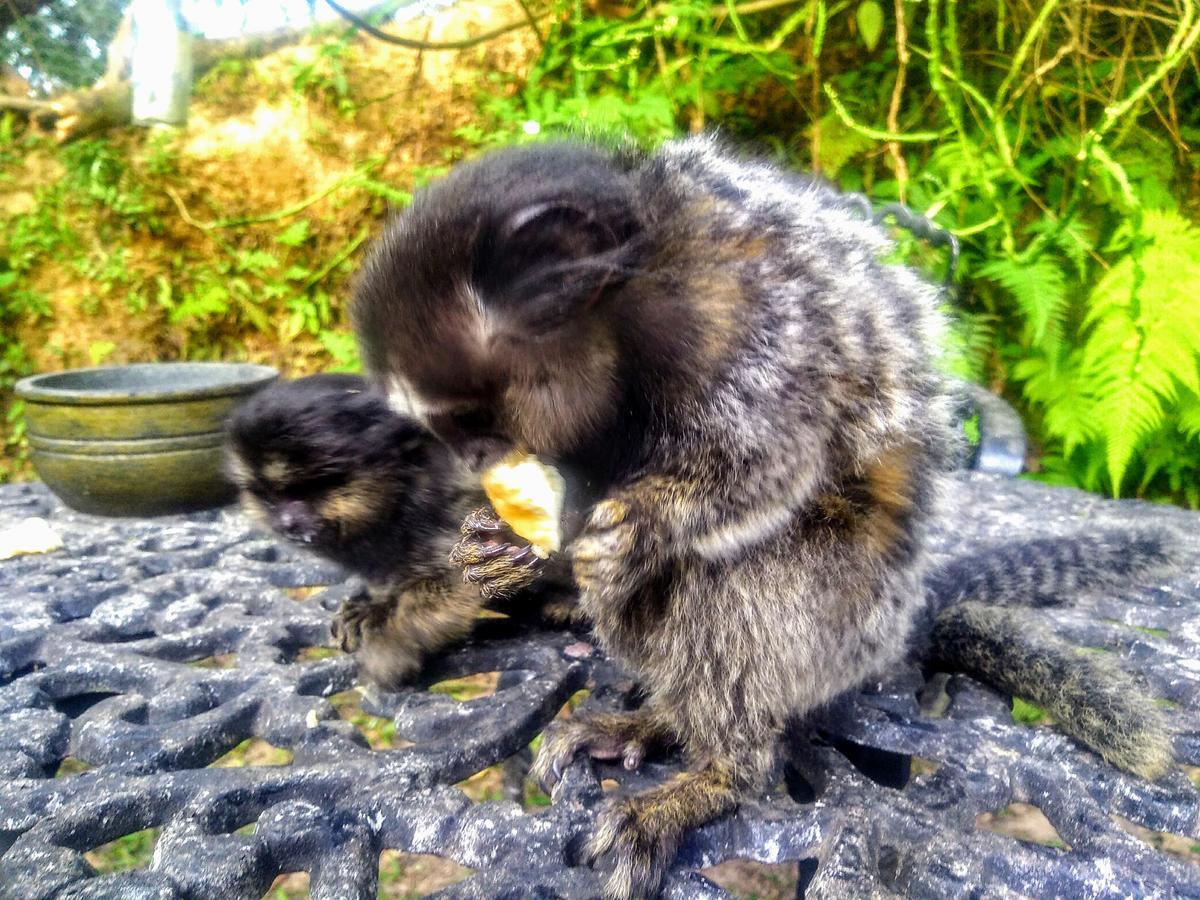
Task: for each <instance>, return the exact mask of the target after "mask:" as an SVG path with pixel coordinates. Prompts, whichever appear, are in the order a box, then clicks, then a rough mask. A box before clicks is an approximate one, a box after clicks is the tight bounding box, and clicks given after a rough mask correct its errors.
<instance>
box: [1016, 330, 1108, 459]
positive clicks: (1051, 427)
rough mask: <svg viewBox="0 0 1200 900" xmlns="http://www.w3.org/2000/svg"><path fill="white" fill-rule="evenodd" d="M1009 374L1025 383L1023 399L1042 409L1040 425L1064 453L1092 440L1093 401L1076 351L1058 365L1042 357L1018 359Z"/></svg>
mask: <svg viewBox="0 0 1200 900" xmlns="http://www.w3.org/2000/svg"><path fill="white" fill-rule="evenodd" d="M1012 376H1013V378H1015V379H1016V380H1017V381H1021V382H1024V385H1023V388H1022V389H1023V391H1024V394H1025V398H1026V399H1027V400H1029V402H1030V403H1033V404H1034V405H1036V406H1038V407H1040V408H1041V409H1042V410H1043V415H1042V424H1043V427H1044V428H1045V430H1046V433H1047V434H1049V435H1050V436H1052V437H1056V438H1058V439H1059V440H1060V441H1062V444H1063V455H1064V456H1070V455H1071V454H1072V453H1074V452H1075V450H1076V449H1077V448H1079V447H1081V446H1082V445H1084V444H1086V443H1087V442H1088V441H1091V440H1093V439H1095V437H1096V426H1095V421H1094V419H1093V406H1094V405H1095V401H1094V400H1093V399H1092V396H1091V395H1090V394H1089V393H1088V391H1087V383H1086V379H1084V378H1083V377H1081V374H1080V361H1079V353H1078V352H1075V353H1072V354H1071V355H1070V356H1068V357H1067V358H1066V359H1064V360H1059V361H1057V364H1055V362H1054V361H1052V360H1049V359H1047V358H1045V357H1041V356H1035V357H1030V358H1029V359H1024V360H1021V362H1019V363H1017V364H1016V365H1015V366H1013V369H1012Z"/></svg>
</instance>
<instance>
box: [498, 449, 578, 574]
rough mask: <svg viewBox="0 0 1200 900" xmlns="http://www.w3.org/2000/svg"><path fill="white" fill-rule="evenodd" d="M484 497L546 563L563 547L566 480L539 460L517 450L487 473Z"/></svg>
mask: <svg viewBox="0 0 1200 900" xmlns="http://www.w3.org/2000/svg"><path fill="white" fill-rule="evenodd" d="M481 480H482V482H483V490H484V493H486V494H487V496H488V499H489V500H491V501H492V508H493V509H494V510H496V515H498V516H499V517H500V518H501V519H503V520H504V521H505V522H507V523H508V525H509V527H510V528H512V530H513V531H515V532H516V533H517V534H519V535H520V536H521V537H523V538H525V540H527V541H529V543H530V544H531V545H532V547H533V552H534V553H536V554H537V555H538V556H539V557H541V558H542V559H545V558H546V557H548V556H549V555H550V554H551V553H556V552H557V551H558V550H559V548H560V547H561V545H562V528H561V520H562V507H563V494H564V493H565V485H564V484H563V479H562V476H561V475H559V474H558V472H556V471H554V469H552V468H551V467H550V466H547V465H546V464H545V463H542V462H540V461H539V460H538V458H537V457H536V456H533V455H532V454H529V453H525V452H523V451H520V450H517V451H513V452H512V453H510V454H509V455H508V456H506V457H505V458H504V459H502V460H501V461H500V462H498V463H497V464H496V465H494V466H492V467H491V468H490V469H488V470H487V471H486V472H484V473H483V478H482V479H481Z"/></svg>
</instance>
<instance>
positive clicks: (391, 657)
mask: <svg viewBox="0 0 1200 900" xmlns="http://www.w3.org/2000/svg"><path fill="white" fill-rule="evenodd" d="M227 460H228V465H227V468H228V471H229V473H230V475H231V477H232V479H233V480H234V482H235V483H236V484H237V486H238V488H239V489H240V492H241V499H242V504H243V506H244V508H245V509H246V510H247V511H248V512H249V513H250V514H251V515H252V516H253V517H254V518H255V519H257V520H258V521H259V522H260V523H261V524H262V525H264V526H265V527H267V528H269V529H271V530H272V531H274V532H276V533H277V534H280V535H281V536H283V537H284V538H286V539H288V540H289V541H292V542H294V543H297V544H300V545H302V546H304V547H306V548H308V549H310V550H312V551H313V552H315V553H317V554H319V555H321V556H324V557H325V558H327V559H331V560H333V561H334V562H336V563H338V564H340V565H342V566H343V567H345V568H346V569H347V570H349V571H350V572H352V573H354V574H355V575H358V576H360V577H362V578H363V579H365V580H366V582H367V584H368V588H367V591H366V592H365V593H361V594H358V595H356V596H355V597H353V598H351V599H350V600H349V601H347V602H346V604H345V605H344V606H343V607H342V609H341V610H339V612H338V613H337V616H336V617H335V619H334V622H333V631H334V637H335V638H336V639H337V641H338V643H339V644H340V646H341V647H342V649H344V650H346V651H348V652H354V653H356V655H357V657H358V659H359V662H360V669H361V671H362V673H363V675H364V676H365V677H366V679H367V680H369V681H371V682H373V683H374V684H376V685H378V686H380V687H384V688H394V687H396V686H397V685H398V684H400V683H401V682H403V681H404V680H406V679H407V678H409V677H410V676H411V675H412V674H414V673H415V671H416V670H417V669H418V667H419V666H420V664H421V662H422V661H423V659H424V658H425V657H426V656H427V655H428V654H429V653H432V652H435V651H437V650H441V649H442V648H443V647H445V646H446V645H447V644H449V643H452V642H453V641H456V640H458V639H461V638H463V637H465V636H466V635H467V634H468V633H469V632H470V630H471V628H472V626H473V625H474V623H475V620H476V618H477V615H478V613H479V611H480V609H481V608H483V606H484V604H485V600H490V599H491V595H490V594H489V596H488V597H487V598H485V597H484V596H483V595H481V593H480V590H479V588H478V587H476V586H474V585H470V584H465V583H464V582H463V579H462V573H461V570H460V569H459V568H458V567H457V566H453V565H451V563H450V561H449V556H450V553H451V551H452V549H453V548H454V546H455V544H456V543H457V542H458V540H459V538H460V526H461V524H462V522H463V520H464V518H466V517H467V516H468V514H469V513H470V512H471V511H472V510H474V509H476V508H477V507H479V506H481V505H482V504H484V503H485V502H486V500H485V497H484V494H483V490H482V489H481V488H480V486H479V482H478V479H477V478H475V477H474V476H473V475H472V474H471V473H470V472H469V471H468V470H467V469H466V467H465V466H463V465H462V464H461V463H460V462H459V461H458V460H457V459H456V458H455V457H454V456H453V455H452V454H451V453H450V451H449V449H448V448H447V447H446V446H445V445H444V444H442V443H441V442H440V441H439V440H438V439H437V438H435V437H434V436H433V435H432V434H430V433H429V431H428V430H426V429H425V428H424V427H423V426H421V425H420V424H418V423H416V422H414V421H412V420H411V419H405V418H403V417H401V416H398V415H396V413H394V412H393V411H392V410H391V409H390V408H389V407H388V404H387V402H386V398H385V397H384V396H383V395H381V394H379V393H377V392H375V391H372V390H371V389H370V387H369V385H368V384H367V382H366V381H365V380H364V379H363V378H361V377H360V376H356V375H340V374H337V375H333V374H330V375H312V376H308V377H306V378H300V379H296V380H294V381H281V382H277V383H276V384H274V385H272V386H271V387H269V388H267V389H265V390H263V391H261V392H259V393H258V394H256V395H255V396H254V397H253V398H251V399H250V400H249V401H247V402H246V403H245V404H243V405H242V406H241V407H239V408H238V409H237V410H236V411H235V412H234V414H233V416H231V418H230V421H229V424H228V454H227ZM496 533H497V535H498V536H503V535H504V534H505V533H504V532H502V531H500V530H499V529H498V530H497V532H496ZM494 546H495V548H496V553H497V554H500V553H503V552H509V553H512V554H513V555H517V556H519V553H520V549H519V548H513V546H512V545H511V544H508V543H502V542H500V541H497V542H496V543H495V544H494ZM510 568H511V567H508V566H507V565H505V570H508V569H510ZM570 601H571V597H570V594H569V592H563V591H556V590H554V589H553V585H552V584H550V585H548V586H547V589H546V590H544V591H539V592H538V593H537V596H534V592H533V591H528V592H526V595H525V596H522V597H518V598H515V599H514V600H513V602H512V604H511V606H510V607H509V608H508V609H507V610H506V611H510V612H513V613H519V614H523V615H528V616H531V617H533V616H535V615H537V614H540V615H542V616H544V617H546V618H548V619H550V620H551V621H553V622H555V623H556V624H565V623H566V622H568V621H569V620H570V619H571V617H572V616H573V614H574V613H573V609H572V606H573V604H572V603H571V602H570ZM491 605H493V606H494V605H495V604H494V603H493V604H491Z"/></svg>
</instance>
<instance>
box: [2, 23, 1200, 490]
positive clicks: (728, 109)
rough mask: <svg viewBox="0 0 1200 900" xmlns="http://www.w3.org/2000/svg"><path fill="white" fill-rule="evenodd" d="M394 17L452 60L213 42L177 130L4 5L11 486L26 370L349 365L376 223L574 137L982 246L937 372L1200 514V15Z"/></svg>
mask: <svg viewBox="0 0 1200 900" xmlns="http://www.w3.org/2000/svg"><path fill="white" fill-rule="evenodd" d="M193 6H194V7H195V8H196V9H200V6H201V4H199V3H198V2H197V3H195V4H193ZM237 6H238V4H236V3H226V4H225V5H224V7H223V8H225V9H226V10H228V9H230V8H233V7H237ZM256 6H272V4H270V3H267V2H266V0H263V3H262V4H257V0H247V2H245V3H243V4H241V7H242V8H243V13H245V10H250V11H253V8H255V7H256ZM274 6H280V4H274ZM396 6H397V4H395V3H392V4H390V5H387V6H386V7H385V8H380V9H376V10H374V11H373V12H371V13H370V14H368V19H369V20H370V21H371V22H373V23H375V24H376V25H378V26H379V27H380V28H382V29H384V30H385V31H386V32H387V33H390V34H400V35H404V36H406V37H408V38H411V39H414V40H415V41H416V42H418V43H421V42H424V43H425V44H429V45H432V46H422V47H412V46H404V47H402V46H396V45H394V44H391V43H388V42H385V41H383V40H380V39H379V38H377V37H372V36H370V35H368V34H365V33H363V32H362V31H361V30H359V29H357V28H355V27H353V26H351V25H349V24H348V23H347V22H346V21H345V20H342V19H340V18H337V17H332V18H330V16H331V15H332V14H331V11H330V10H329V9H328V8H327V7H324V11H325V13H327V14H329V15H327V16H326V17H325V21H324V23H323V24H319V25H317V26H315V27H307V26H306V27H305V28H303V29H297V30H296V31H295V33H292V34H289V35H285V36H284V37H283V39H280V40H278V41H276V43H274V44H272V45H270V46H257V45H248V44H247V43H246V42H245V41H242V42H237V41H233V42H230V41H225V42H224V43H222V42H221V41H219V40H216V39H211V38H210V39H205V40H204V41H200V42H198V44H197V52H196V60H197V75H196V79H195V83H194V91H193V96H192V101H191V107H190V113H189V121H188V124H187V126H186V127H184V128H181V129H157V130H155V129H149V130H148V129H141V128H133V127H131V126H129V125H128V124H125V123H124V122H123V121H122V120H121V117H120V116H119V115H118V116H116V117H112V116H109V117H108V119H106V118H105V117H103V116H101V117H99V120H98V121H97V117H96V116H95V115H94V113H93V111H91V110H90V109H89V107H88V106H87V103H86V101H87V98H88V97H94V96H95V92H94V91H93V92H90V93H89V92H88V91H87V90H86V89H87V88H88V87H89V86H91V85H93V84H94V83H95V82H96V80H97V79H98V78H100V77H101V74H102V73H103V72H104V70H105V58H104V52H103V51H104V49H105V48H109V47H110V46H112V45H113V36H114V34H117V35H118V36H119V25H120V22H121V18H122V12H123V8H124V4H123V3H121V2H97V3H90V4H84V3H79V2H76V0H54V2H49V3H38V2H36V0H20V2H15V3H12V4H9V5H8V6H7V7H5V8H4V9H5V12H4V13H3V15H0V25H2V26H3V27H4V29H5V30H4V35H3V44H2V45H0V60H3V62H4V63H5V71H4V74H5V85H4V86H3V92H4V94H5V95H6V99H3V100H0V108H3V109H4V110H5V111H4V112H3V113H0V210H2V214H3V216H4V219H5V228H4V229H3V233H2V234H0V415H2V416H3V419H4V422H5V431H4V435H3V439H2V441H3V452H2V454H0V480H5V479H14V478H25V477H29V476H30V474H31V473H30V470H29V468H28V463H27V459H26V448H25V443H24V440H23V435H22V425H21V409H20V404H19V403H18V402H15V401H14V399H13V397H12V394H11V390H10V389H11V386H12V384H13V382H14V381H15V380H16V379H17V378H19V377H20V376H22V375H24V374H26V373H29V372H32V371H34V370H41V369H52V368H61V367H66V366H77V365H89V364H95V363H105V362H126V361H136V360H148V359H179V358H187V359H209V358H224V359H247V360H253V361H262V362H268V363H272V364H275V365H278V366H280V367H282V368H284V369H285V370H286V371H289V372H307V371H313V370H319V369H328V368H353V367H354V366H356V365H357V360H356V358H355V352H354V345H353V341H352V340H351V338H350V337H349V335H348V332H347V329H346V319H345V301H346V297H347V285H348V277H349V276H350V274H351V273H352V272H353V270H354V267H355V264H356V262H357V261H358V259H359V258H360V256H361V253H362V248H363V245H364V243H365V242H366V241H367V240H368V239H369V238H370V236H371V235H373V234H375V233H376V232H377V231H378V230H379V228H380V226H381V224H382V222H383V220H384V218H385V217H386V214H387V210H388V208H389V207H397V206H402V205H403V204H404V203H406V202H407V200H408V198H409V196H410V194H411V191H412V190H413V188H414V186H415V185H419V184H420V183H421V182H423V181H424V180H427V179H428V178H430V177H433V176H435V175H436V174H437V173H439V172H441V171H444V170H445V168H447V167H448V166H450V165H452V164H453V163H454V162H455V161H456V160H458V159H461V158H463V157H466V156H470V155H471V154H474V153H477V152H480V151H481V150H483V149H486V148H488V147H491V146H495V145H498V144H505V143H509V142H512V141H520V140H532V139H536V138H537V137H539V136H544V135H546V134H548V133H552V132H554V131H555V130H556V129H560V128H562V127H577V126H580V125H584V126H587V127H592V128H597V129H602V130H624V131H628V132H630V133H632V134H633V135H635V136H636V137H637V138H639V139H640V140H642V141H644V142H647V143H653V142H656V141H660V140H662V139H664V138H667V137H669V136H671V135H675V134H679V133H684V132H687V131H695V130H698V129H702V128H717V129H719V130H721V131H724V132H725V133H726V134H728V135H729V136H731V137H733V138H735V139H736V140H738V141H740V142H744V143H746V144H747V145H749V146H751V147H753V148H755V149H757V150H758V151H760V152H762V153H765V154H768V155H771V156H774V157H776V158H778V159H779V160H781V161H783V162H785V163H786V164H788V165H791V166H795V167H798V168H802V169H811V170H816V171H819V172H821V173H822V174H823V175H825V176H826V177H828V178H830V179H832V180H834V181H835V182H837V183H838V184H840V185H842V186H843V187H845V188H847V189H851V190H856V191H862V192H865V193H866V194H867V195H869V196H870V197H871V198H872V200H873V201H875V202H876V203H879V204H882V203H885V202H890V201H896V200H900V201H903V202H905V203H907V204H909V205H910V206H911V207H912V208H913V209H915V210H916V211H918V212H920V213H923V214H925V215H927V216H929V217H930V218H931V219H933V220H934V221H935V222H937V223H938V224H939V225H941V226H942V227H945V228H948V229H950V230H951V231H953V232H954V233H955V234H957V235H958V236H959V238H960V240H961V242H962V246H963V259H962V262H961V265H960V267H959V280H960V284H959V285H958V288H957V290H956V291H955V292H953V293H952V294H948V295H947V307H948V311H949V312H950V314H951V316H952V320H953V334H952V346H951V347H950V356H949V359H948V360H947V364H948V365H949V366H950V367H951V368H952V369H953V370H954V371H955V372H957V373H959V374H962V375H965V376H967V377H969V378H971V379H973V380H975V381H978V382H980V383H982V384H984V385H987V386H988V387H989V388H991V389H992V390H994V391H996V392H998V393H1001V394H1003V395H1004V396H1006V397H1007V398H1008V399H1009V400H1010V401H1012V402H1013V403H1014V404H1015V405H1016V406H1017V407H1018V409H1019V410H1020V412H1021V414H1022V416H1023V417H1024V419H1025V421H1026V424H1027V426H1028V428H1029V430H1030V434H1031V438H1032V444H1033V447H1032V452H1031V457H1030V460H1029V467H1030V469H1031V471H1032V473H1033V477H1037V478H1041V479H1044V480H1048V481H1053V482H1057V483H1065V484H1074V485H1079V486H1081V487H1084V488H1087V489H1089V490H1094V491H1100V492H1104V493H1107V494H1113V495H1120V496H1135V495H1136V496H1142V497H1147V498H1151V499H1155V500H1163V501H1168V502H1175V503H1181V504H1185V505H1189V506H1192V507H1197V506H1200V368H1198V365H1197V364H1198V361H1200V299H1198V297H1197V295H1198V294H1200V229H1198V228H1197V225H1196V224H1195V223H1196V219H1197V209H1198V201H1200V179H1198V173H1200V153H1198V151H1197V149H1195V148H1196V147H1197V146H1198V145H1200V67H1198V63H1197V39H1198V37H1200V10H1198V9H1197V3H1196V2H1195V0H1161V2H1134V3H1119V2H1106V3H1101V2H1091V0H1059V2H1053V0H1050V2H1024V0H981V2H973V3H969V4H968V3H962V4H960V3H957V2H951V0H924V2H912V0H845V2H824V0H821V2H818V0H801V2H781V0H749V2H742V3H734V2H725V3H710V2H662V3H650V4H648V3H639V4H630V5H622V4H620V3H610V2H607V0H595V2H590V3H583V2H575V3H565V2H550V3H539V2H537V0H523V2H521V3H514V2H508V0H486V2H463V3H459V4H455V5H453V6H449V7H440V8H437V9H436V10H435V11H433V12H432V13H431V14H430V15H426V16H419V17H410V18H408V19H407V20H405V21H403V22H400V23H397V22H394V21H392V20H391V19H392V15H391V14H392V13H393V12H394V10H395V8H396ZM27 8H31V9H32V11H29V12H28V14H26V15H19V14H20V13H23V12H26V11H27ZM187 11H188V9H187V6H186V4H185V13H187ZM410 12H411V11H410ZM193 15H194V16H195V17H196V18H197V21H199V13H197V12H195V10H193ZM246 20H247V21H249V18H247V19H246ZM480 36H482V37H483V38H484V39H482V40H477V38H478V37H480ZM447 43H450V44H451V45H452V47H451V48H446V46H445V45H446V44H447ZM201 44H203V45H204V46H203V47H202V46H201ZM462 44H467V45H469V46H465V47H464V46H461V45H462ZM72 47H75V48H79V47H84V48H92V50H90V51H88V52H69V51H70V49H71V48H72ZM202 51H203V52H202ZM112 56H113V54H111V53H110V54H109V57H110V59H111V58H112ZM116 77H118V78H119V77H120V73H119V72H118V73H117V76H116ZM15 101H24V102H15ZM110 119H113V121H109V120H110ZM898 236H899V237H900V239H901V251H902V254H903V256H904V258H906V259H907V260H909V261H910V262H912V263H914V264H916V265H919V266H923V267H927V268H928V269H929V271H930V272H931V274H932V275H933V276H934V277H940V273H941V272H942V271H943V270H944V267H945V263H946V261H945V258H944V253H943V252H942V251H938V250H935V249H932V248H930V247H929V246H928V245H926V244H924V243H922V242H920V241H918V240H915V239H913V238H912V237H911V236H906V235H904V234H903V233H901V234H900V235H898Z"/></svg>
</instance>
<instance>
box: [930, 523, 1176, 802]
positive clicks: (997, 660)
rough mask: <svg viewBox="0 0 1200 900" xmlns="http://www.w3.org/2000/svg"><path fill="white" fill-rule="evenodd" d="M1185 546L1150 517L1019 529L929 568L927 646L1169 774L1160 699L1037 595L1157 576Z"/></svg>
mask: <svg viewBox="0 0 1200 900" xmlns="http://www.w3.org/2000/svg"><path fill="white" fill-rule="evenodd" d="M1174 557H1175V550H1174V540H1173V538H1172V537H1171V535H1170V534H1169V533H1167V532H1166V531H1152V530H1144V529H1130V530H1125V531H1118V530H1107V531H1100V532H1093V533H1091V534H1086V535H1075V536H1071V537H1056V538H1047V539H1037V540H1028V541H1017V542H1013V543H1006V544H1000V545H993V546H990V547H986V548H983V549H981V550H979V551H977V552H973V553H970V554H967V555H963V556H960V557H956V558H954V559H952V560H950V561H948V562H946V563H944V564H942V565H941V566H938V567H937V568H935V569H934V570H933V571H932V572H930V574H929V575H928V576H927V579H926V587H927V598H928V605H927V615H928V618H927V619H926V620H925V621H926V626H925V627H924V628H919V629H918V630H917V631H918V635H919V639H920V640H922V641H924V642H925V643H926V646H925V647H924V652H923V653H921V655H922V656H923V657H924V658H925V660H926V661H927V662H929V663H933V664H935V665H937V666H939V667H940V668H944V669H946V670H949V671H961V672H965V673H967V674H969V675H972V676H975V677H977V678H979V679H980V680H982V681H984V682H986V683H988V684H991V685H993V686H995V687H997V688H999V689H1000V690H1003V691H1005V692H1007V693H1010V694H1013V695H1015V696H1018V697H1022V698H1024V699H1027V700H1030V701H1032V702H1034V703H1036V704H1038V705H1039V706H1041V707H1043V708H1044V709H1046V710H1047V711H1048V712H1049V714H1050V716H1051V717H1052V718H1053V719H1054V720H1055V722H1057V724H1058V725H1059V727H1060V728H1061V729H1062V730H1063V731H1064V732H1066V733H1067V734H1069V735H1071V736H1072V737H1074V738H1075V739H1076V740H1078V741H1080V742H1081V743H1083V744H1084V745H1086V746H1088V747H1090V748H1092V749H1093V750H1095V751H1096V752H1097V753H1099V754H1100V755H1101V756H1102V757H1103V758H1104V759H1106V760H1108V761H1109V762H1110V763H1112V764H1113V765H1115V766H1117V767H1118V768H1121V769H1125V770H1126V771H1128V772H1132V773H1134V774H1135V775H1139V776H1141V777H1143V778H1148V779H1154V778H1157V777H1159V776H1160V775H1162V774H1163V773H1165V772H1166V771H1167V768H1168V767H1169V766H1170V765H1171V763H1172V751H1171V741H1170V737H1169V734H1168V731H1167V728H1166V723H1165V720H1164V718H1163V716H1162V713H1161V712H1160V711H1159V709H1158V708H1157V707H1156V706H1155V704H1154V699H1153V698H1152V697H1150V696H1149V695H1147V694H1146V693H1145V691H1144V690H1143V689H1142V688H1141V687H1139V686H1138V684H1137V683H1136V682H1135V681H1134V680H1133V679H1132V678H1131V677H1130V676H1129V675H1128V674H1126V673H1125V672H1123V671H1122V670H1121V669H1120V668H1118V667H1117V666H1116V665H1115V664H1113V663H1112V662H1111V661H1110V660H1109V659H1106V658H1105V657H1104V655H1103V654H1095V653H1087V652H1085V651H1082V650H1080V649H1078V648H1075V647H1072V646H1071V645H1070V644H1068V643H1066V642H1065V641H1062V640H1060V639H1059V638H1057V637H1055V636H1054V635H1053V634H1051V633H1050V631H1049V630H1048V629H1047V628H1046V627H1045V626H1044V624H1043V621H1042V617H1041V616H1039V615H1038V614H1037V613H1036V612H1035V611H1034V610H1032V609H1029V607H1036V606H1047V605H1050V604H1055V603H1062V602H1064V601H1067V600H1070V599H1072V598H1074V597H1077V596H1079V595H1080V594H1084V593H1087V592H1092V591H1096V590H1102V589H1104V588H1118V587H1120V586H1122V585H1127V584H1130V583H1132V582H1134V581H1137V580H1139V579H1141V580H1146V579H1149V578H1151V577H1153V576H1154V575H1156V574H1159V573H1161V572H1165V571H1168V570H1169V569H1170V568H1171V567H1172V566H1173V565H1174Z"/></svg>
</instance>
